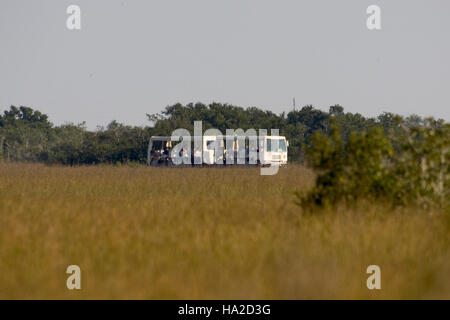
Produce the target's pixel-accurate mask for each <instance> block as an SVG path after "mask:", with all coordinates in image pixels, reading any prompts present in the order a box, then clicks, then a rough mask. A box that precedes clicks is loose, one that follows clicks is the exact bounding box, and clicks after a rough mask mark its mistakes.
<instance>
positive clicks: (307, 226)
mask: <svg viewBox="0 0 450 320" xmlns="http://www.w3.org/2000/svg"><path fill="white" fill-rule="evenodd" d="M313 180H314V176H313V174H312V173H311V172H310V171H309V170H307V169H305V168H303V167H300V166H289V167H287V168H282V169H281V170H280V172H279V174H278V175H276V176H266V177H262V176H260V175H259V171H258V169H257V168H220V169H214V168H203V169H199V168H175V169H167V168H166V169H157V168H147V167H129V166H123V167H113V166H99V167H76V168H69V167H48V166H43V165H31V164H30V165H26V164H0V298H3V299H4V298H8V299H18V298H25V299H38V298H39V299H66V298H67V299H75V298H81V299H87V298H96V299H106V298H112V299H135V298H136V299H166V298H170V299H219V298H220V299H222V298H223V299H231V298H233V299H310V298H315V299H323V298H325V299H329V298H338V299H350V298H351V299H365V298H368V299H382V298H384V299H391V298H403V299H415V298H418V299H423V298H425V299H428V298H450V241H449V240H450V219H449V217H448V215H444V214H440V213H439V212H427V211H423V210H418V209H414V208H406V209H397V210H392V209H387V208H385V207H384V206H383V204H382V203H372V204H371V203H364V204H360V205H359V206H358V208H356V209H344V208H340V209H337V210H335V211H330V212H323V213H320V214H314V215H311V214H306V213H304V212H302V211H301V209H300V208H299V207H297V206H296V205H295V204H294V202H293V201H294V196H293V195H292V194H291V191H292V190H306V189H307V188H309V187H310V186H311V185H312V184H313ZM72 264H76V265H79V266H80V267H81V272H82V290H80V291H76V290H75V291H69V290H68V289H67V288H66V279H67V277H68V275H67V274H66V273H65V272H66V268H67V266H68V265H72ZM372 264H375V265H379V266H380V267H381V279H382V280H381V285H382V289H381V290H374V291H369V290H368V289H367V287H366V279H367V277H368V275H367V274H366V268H367V266H369V265H372Z"/></svg>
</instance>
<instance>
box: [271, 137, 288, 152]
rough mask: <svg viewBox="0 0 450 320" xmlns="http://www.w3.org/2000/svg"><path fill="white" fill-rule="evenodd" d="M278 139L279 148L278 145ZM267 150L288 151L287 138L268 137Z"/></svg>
mask: <svg viewBox="0 0 450 320" xmlns="http://www.w3.org/2000/svg"><path fill="white" fill-rule="evenodd" d="M277 141H278V149H277V150H276V149H275V148H276V147H277V145H276V144H277ZM266 151H267V152H286V140H285V139H267V140H266Z"/></svg>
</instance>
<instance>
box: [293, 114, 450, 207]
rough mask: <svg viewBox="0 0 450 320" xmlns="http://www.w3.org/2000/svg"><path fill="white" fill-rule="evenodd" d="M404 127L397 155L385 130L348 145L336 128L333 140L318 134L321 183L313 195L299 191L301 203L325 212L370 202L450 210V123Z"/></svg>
mask: <svg viewBox="0 0 450 320" xmlns="http://www.w3.org/2000/svg"><path fill="white" fill-rule="evenodd" d="M401 129H402V130H403V131H404V134H403V135H401V137H402V138H401V140H400V141H398V143H399V146H400V150H399V151H397V152H395V151H394V148H393V146H392V143H391V141H392V139H389V138H388V136H387V135H386V134H385V132H384V131H383V130H382V129H381V128H373V129H371V130H368V131H366V132H362V133H356V132H354V133H352V134H351V135H350V138H349V139H348V141H347V142H346V143H344V142H343V139H342V137H341V135H340V133H339V131H340V130H339V128H338V127H337V126H336V125H333V126H332V132H331V134H330V135H329V136H328V135H325V134H322V133H318V134H315V135H314V136H313V137H312V143H311V145H310V147H309V148H308V149H307V161H308V164H309V165H310V166H311V167H312V168H313V169H314V170H315V171H316V172H317V174H318V175H317V178H316V184H315V186H314V187H313V188H312V189H311V190H310V191H309V192H307V193H299V192H297V193H296V195H297V199H298V201H297V202H298V204H300V205H301V206H302V207H304V208H309V209H310V208H318V207H319V208H324V207H331V206H335V205H337V204H339V203H344V204H345V205H353V204H355V203H356V202H357V201H358V200H361V199H366V200H377V201H384V202H386V203H388V204H390V205H392V206H405V205H415V206H420V207H423V208H430V207H437V208H443V209H445V210H448V209H449V200H448V199H449V198H450V192H449V190H450V168H449V163H450V125H449V124H448V123H444V122H443V121H435V120H433V119H428V120H426V121H425V124H424V125H422V126H414V127H410V128H408V127H403V128H401Z"/></svg>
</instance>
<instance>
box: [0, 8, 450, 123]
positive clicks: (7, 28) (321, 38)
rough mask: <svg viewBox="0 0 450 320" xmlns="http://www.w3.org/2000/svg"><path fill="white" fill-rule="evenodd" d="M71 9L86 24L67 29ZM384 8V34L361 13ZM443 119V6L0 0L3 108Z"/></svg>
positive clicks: (446, 114) (449, 84)
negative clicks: (196, 109) (229, 108)
mask: <svg viewBox="0 0 450 320" xmlns="http://www.w3.org/2000/svg"><path fill="white" fill-rule="evenodd" d="M70 4H76V5H79V6H80V7H81V10H82V16H81V23H82V29H81V30H79V31H69V30H68V29H67V28H66V20H67V17H68V15H67V14H66V9H67V7H68V6H69V5H70ZM371 4H377V5H379V6H380V7H381V18H382V30H380V31H369V30H368V29H367V27H366V18H367V15H366V9H367V7H368V6H369V5H371ZM293 97H295V98H296V100H297V105H298V106H303V105H306V104H312V105H314V106H315V107H317V108H320V109H322V110H328V107H329V106H330V105H333V104H341V105H343V106H344V107H345V109H346V110H347V111H352V112H359V113H362V114H364V115H368V116H375V115H377V114H379V113H381V112H383V111H390V112H396V113H400V114H403V115H408V114H411V113H417V114H419V115H423V116H428V115H432V116H435V117H442V118H445V119H446V120H450V1H448V0H395V1H391V0H389V1H388V0H384V1H381V0H378V1H376V0H370V1H366V0H342V1H336V0H327V1H325V0H309V1H301V0H117V1H116V0H95V1H93V0H71V1H65V0H0V109H1V110H4V109H6V108H9V106H10V105H11V104H14V105H26V106H30V107H33V108H37V109H39V110H41V111H43V112H45V113H47V114H48V115H49V116H50V119H51V121H52V122H54V123H55V124H62V123H65V122H75V123H79V122H82V121H87V125H88V127H89V128H95V127H96V126H97V125H106V124H107V123H109V122H110V121H111V120H114V119H116V120H118V121H119V122H123V123H126V124H135V125H143V124H147V121H146V117H145V114H146V113H155V112H159V111H161V110H162V109H163V108H164V107H165V106H166V105H170V104H173V103H176V102H181V103H189V102H198V101H201V102H204V103H209V102H212V101H217V102H224V103H232V104H236V105H240V106H243V107H249V106H257V107H260V108H263V109H268V110H272V111H274V112H276V113H280V112H282V111H289V110H291V108H292V98H293Z"/></svg>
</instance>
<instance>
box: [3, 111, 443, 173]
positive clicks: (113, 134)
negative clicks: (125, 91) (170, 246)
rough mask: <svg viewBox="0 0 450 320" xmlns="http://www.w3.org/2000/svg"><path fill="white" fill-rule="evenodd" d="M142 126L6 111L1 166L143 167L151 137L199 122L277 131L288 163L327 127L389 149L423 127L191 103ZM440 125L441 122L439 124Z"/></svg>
mask: <svg viewBox="0 0 450 320" xmlns="http://www.w3.org/2000/svg"><path fill="white" fill-rule="evenodd" d="M146 116H147V119H148V121H149V124H148V125H147V126H142V127H138V126H129V125H125V124H122V123H120V122H118V121H112V122H111V123H110V124H108V125H107V126H106V128H103V127H100V128H98V129H97V130H88V129H87V128H86V125H85V123H81V124H73V123H68V124H64V125H59V126H57V125H54V124H53V123H51V122H50V120H49V118H48V116H47V115H45V114H43V113H41V112H40V111H38V110H34V109H32V108H29V107H25V106H20V107H16V106H11V107H10V108H9V110H5V111H4V112H3V114H1V115H0V160H8V161H26V162H43V163H48V164H63V165H86V164H101V163H109V164H116V163H145V162H146V158H147V148H148V142H149V139H150V137H151V136H157V135H170V134H171V133H172V132H173V131H174V130H175V129H178V128H186V129H188V130H191V132H193V124H194V121H200V120H201V121H203V129H204V130H206V129H208V128H217V129H219V130H220V131H221V132H225V131H226V129H238V128H241V129H244V130H247V129H250V128H253V129H269V130H270V129H279V130H280V134H281V135H284V136H286V138H287V139H288V140H289V144H290V148H289V154H290V160H291V161H303V160H304V150H306V149H307V147H308V146H310V145H311V141H312V140H311V139H312V137H313V136H314V134H315V133H322V134H324V135H330V134H331V133H332V128H333V126H332V124H334V125H337V126H338V127H339V130H340V134H341V135H342V138H343V140H344V142H345V141H348V140H349V139H350V137H351V134H352V132H365V131H368V130H371V129H373V128H380V129H381V130H383V132H384V133H385V134H386V136H387V137H388V138H389V139H390V141H391V143H392V145H393V147H394V149H395V148H396V147H397V148H400V144H399V143H398V141H400V140H401V139H402V136H405V135H406V134H407V128H412V127H417V126H423V125H424V123H425V121H426V120H425V119H422V118H421V117H419V116H416V115H413V116H409V117H406V118H405V117H401V116H399V115H396V114H393V113H383V114H381V115H380V116H378V117H375V118H370V117H364V116H362V115H361V114H359V113H351V112H345V111H344V108H343V107H342V106H339V105H335V106H331V107H330V108H329V110H328V111H327V112H326V111H322V110H319V109H317V108H314V107H313V106H311V105H308V106H305V107H303V108H301V109H300V110H296V111H291V112H289V113H287V114H286V113H281V114H276V113H273V112H271V111H264V110H261V109H259V108H256V107H250V108H242V107H239V106H234V105H230V104H221V103H212V104H209V105H206V104H203V103H195V104H193V103H191V104H187V105H182V104H174V105H171V106H167V107H166V108H165V109H164V110H163V111H162V112H160V113H156V114H147V115H146ZM441 122H443V121H441Z"/></svg>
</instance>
